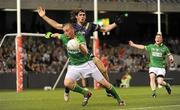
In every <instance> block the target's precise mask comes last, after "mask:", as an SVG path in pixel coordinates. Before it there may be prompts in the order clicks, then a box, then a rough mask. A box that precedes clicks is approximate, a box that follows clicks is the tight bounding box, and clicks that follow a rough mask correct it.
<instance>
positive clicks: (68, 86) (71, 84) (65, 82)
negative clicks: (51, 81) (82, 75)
mask: <svg viewBox="0 0 180 110" xmlns="http://www.w3.org/2000/svg"><path fill="white" fill-rule="evenodd" d="M64 86H65V87H67V88H69V89H72V88H73V81H70V80H68V79H65V80H64Z"/></svg>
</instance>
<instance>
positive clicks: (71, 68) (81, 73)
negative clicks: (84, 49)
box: [65, 60, 104, 81]
mask: <svg viewBox="0 0 180 110" xmlns="http://www.w3.org/2000/svg"><path fill="white" fill-rule="evenodd" d="M88 77H92V78H93V79H95V80H96V81H100V80H102V79H104V77H103V75H102V74H101V73H100V71H99V70H98V68H97V67H96V65H95V64H94V62H93V61H92V60H91V61H88V62H86V63H84V64H82V65H68V69H67V73H66V76H65V79H72V80H74V81H77V80H79V79H80V78H88Z"/></svg>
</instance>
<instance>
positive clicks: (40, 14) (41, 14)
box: [38, 6, 46, 17]
mask: <svg viewBox="0 0 180 110" xmlns="http://www.w3.org/2000/svg"><path fill="white" fill-rule="evenodd" d="M38 14H39V16H40V17H44V16H45V15H46V10H45V9H44V8H43V7H41V6H40V7H38Z"/></svg>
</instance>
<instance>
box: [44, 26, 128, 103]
mask: <svg viewBox="0 0 180 110" xmlns="http://www.w3.org/2000/svg"><path fill="white" fill-rule="evenodd" d="M63 31H64V34H57V33H56V34H51V33H48V34H46V36H45V37H46V38H50V37H54V38H58V39H60V40H62V42H63V44H64V46H65V47H66V49H67V53H68V57H69V65H68V69H67V73H66V76H65V79H64V85H65V87H67V88H68V89H69V90H72V91H74V92H78V93H80V94H82V95H83V96H84V99H83V102H82V106H86V105H87V103H88V100H89V98H90V97H91V95H92V93H91V92H90V91H89V90H88V89H85V88H82V87H80V86H79V85H78V84H77V83H76V81H77V80H79V79H80V78H81V77H83V78H87V77H92V78H93V79H95V80H96V81H98V82H99V83H100V84H102V85H103V87H104V88H105V89H106V90H107V91H109V93H111V94H112V95H113V97H114V98H115V99H116V100H117V103H118V105H119V106H124V105H125V103H124V101H122V99H120V97H119V95H118V94H117V92H116V90H115V88H114V87H113V86H112V84H110V83H109V82H108V81H107V80H106V79H105V78H104V77H103V75H102V74H101V73H100V71H99V70H98V68H97V67H96V65H95V64H94V62H93V61H92V58H91V56H90V54H89V52H88V49H87V46H86V41H85V38H84V36H83V35H81V34H77V33H75V30H74V28H73V25H72V24H70V23H67V24H65V25H64V27H63ZM71 39H75V40H76V41H77V42H78V44H79V49H77V50H70V49H69V48H68V47H67V44H68V42H69V40H71Z"/></svg>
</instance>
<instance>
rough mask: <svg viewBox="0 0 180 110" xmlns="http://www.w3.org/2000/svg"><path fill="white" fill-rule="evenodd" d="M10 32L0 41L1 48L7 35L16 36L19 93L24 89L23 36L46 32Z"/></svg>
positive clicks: (17, 86)
mask: <svg viewBox="0 0 180 110" xmlns="http://www.w3.org/2000/svg"><path fill="white" fill-rule="evenodd" d="M19 35H20V34H18V33H10V34H6V35H4V36H3V38H2V40H1V42H0V48H1V47H2V45H3V42H4V41H5V39H6V38H7V37H15V44H16V48H15V50H16V92H17V93H19V92H21V91H22V90H23V69H24V68H23V64H22V62H23V61H22V49H23V46H22V45H23V41H22V37H21V36H34V37H44V36H45V34H38V33H21V35H20V36H19Z"/></svg>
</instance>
